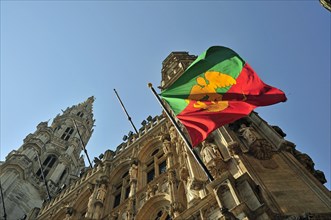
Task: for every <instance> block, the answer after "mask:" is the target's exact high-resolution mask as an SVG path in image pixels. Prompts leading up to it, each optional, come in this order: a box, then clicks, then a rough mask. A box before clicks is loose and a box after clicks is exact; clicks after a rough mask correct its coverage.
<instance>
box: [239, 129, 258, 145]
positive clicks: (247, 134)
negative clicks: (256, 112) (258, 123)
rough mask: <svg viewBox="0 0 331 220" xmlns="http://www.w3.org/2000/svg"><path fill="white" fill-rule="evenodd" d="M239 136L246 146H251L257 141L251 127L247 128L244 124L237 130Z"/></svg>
mask: <svg viewBox="0 0 331 220" xmlns="http://www.w3.org/2000/svg"><path fill="white" fill-rule="evenodd" d="M239 132H240V134H241V135H242V136H243V137H244V138H245V139H246V141H247V142H248V144H249V145H250V144H252V143H253V142H254V141H256V139H257V137H258V136H257V134H256V132H255V130H254V128H252V127H247V125H246V124H241V125H240V129H239Z"/></svg>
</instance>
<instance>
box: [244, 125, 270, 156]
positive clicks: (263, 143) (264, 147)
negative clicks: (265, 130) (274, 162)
mask: <svg viewBox="0 0 331 220" xmlns="http://www.w3.org/2000/svg"><path fill="white" fill-rule="evenodd" d="M239 132H240V134H241V135H242V136H243V138H244V139H245V140H246V141H247V144H248V147H249V152H250V153H251V154H252V155H253V156H254V157H255V158H257V159H259V160H268V159H270V158H271V157H272V155H273V153H274V152H273V150H272V146H271V144H270V143H269V142H268V141H267V140H265V139H263V138H261V137H259V136H258V134H257V133H256V131H255V129H254V128H253V127H251V126H249V127H247V125H246V124H244V123H243V124H241V125H240V129H239Z"/></svg>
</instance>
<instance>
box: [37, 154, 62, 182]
mask: <svg viewBox="0 0 331 220" xmlns="http://www.w3.org/2000/svg"><path fill="white" fill-rule="evenodd" d="M56 160H57V159H56V156H54V155H49V156H48V157H47V158H46V160H44V162H43V164H42V168H43V170H44V176H45V178H46V176H47V175H48V173H49V171H50V170H51V169H52V167H53V166H54V164H55V162H56ZM36 175H37V176H38V177H39V178H41V177H42V175H41V168H39V169H38V171H37V173H36Z"/></svg>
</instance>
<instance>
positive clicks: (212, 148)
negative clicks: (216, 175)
mask: <svg viewBox="0 0 331 220" xmlns="http://www.w3.org/2000/svg"><path fill="white" fill-rule="evenodd" d="M200 154H201V156H202V159H203V162H205V163H206V164H207V163H209V162H210V161H211V160H212V159H215V158H220V157H221V153H220V152H219V150H218V148H217V146H216V145H215V144H213V143H211V142H209V141H207V140H206V141H205V142H204V143H203V144H202V148H201V151H200Z"/></svg>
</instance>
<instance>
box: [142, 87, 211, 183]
mask: <svg viewBox="0 0 331 220" xmlns="http://www.w3.org/2000/svg"><path fill="white" fill-rule="evenodd" d="M148 87H149V88H150V89H151V91H152V93H153V94H154V96H155V98H156V99H157V101H158V102H159V104H160V105H161V107H162V108H163V110H164V111H165V113H166V114H167V116H168V118H169V119H170V121H171V122H172V124H173V125H174V126H175V128H176V130H177V132H178V133H179V135H180V136H181V137H182V138H183V140H184V142H185V144H186V146H187V148H188V150H189V151H190V152H191V154H192V156H193V157H194V159H195V160H196V161H197V162H198V164H199V165H200V167H201V168H202V170H203V171H204V172H205V173H206V175H207V177H208V179H209V181H210V182H212V181H214V177H213V176H212V175H211V173H210V172H209V170H208V169H207V167H206V165H205V164H204V163H203V162H202V160H201V159H200V157H199V156H198V155H197V153H196V152H195V151H194V150H193V147H192V145H191V143H190V142H189V140H188V139H187V138H186V136H185V135H184V133H183V131H182V130H181V129H180V127H179V125H178V124H177V122H176V121H175V119H174V118H173V117H172V115H171V114H170V112H169V111H168V109H167V108H166V107H165V105H164V104H163V102H162V100H161V99H160V97H159V95H158V94H157V93H156V91H155V89H154V88H153V85H152V83H148Z"/></svg>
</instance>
